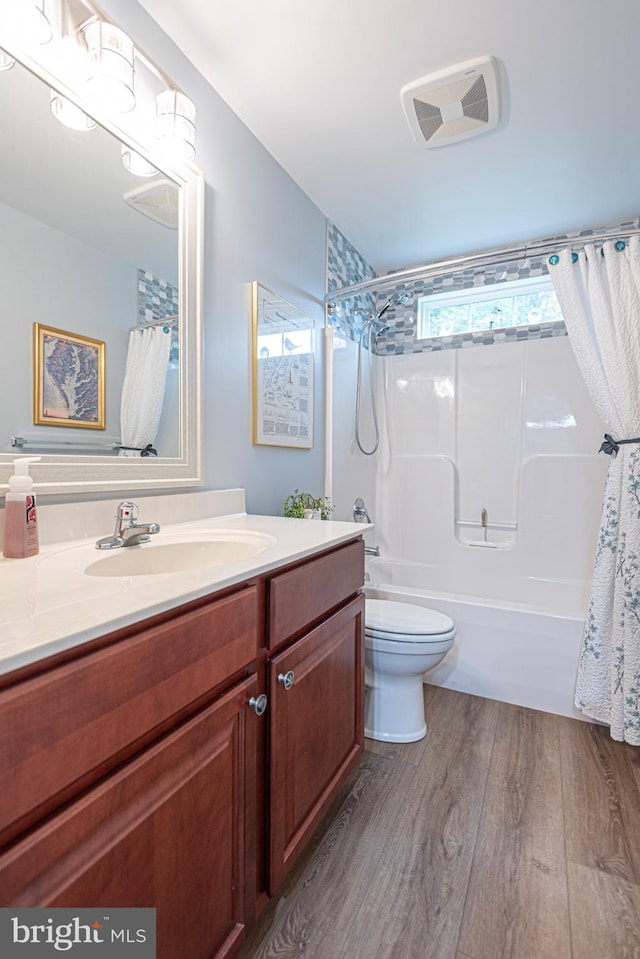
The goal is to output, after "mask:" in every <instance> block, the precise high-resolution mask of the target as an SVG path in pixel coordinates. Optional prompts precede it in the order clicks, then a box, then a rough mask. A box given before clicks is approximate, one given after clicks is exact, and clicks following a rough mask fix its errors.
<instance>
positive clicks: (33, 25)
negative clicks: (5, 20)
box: [17, 0, 55, 44]
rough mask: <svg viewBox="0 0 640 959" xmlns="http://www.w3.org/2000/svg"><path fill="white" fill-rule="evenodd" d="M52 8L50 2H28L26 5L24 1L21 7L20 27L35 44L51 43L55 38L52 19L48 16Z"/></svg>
mask: <svg viewBox="0 0 640 959" xmlns="http://www.w3.org/2000/svg"><path fill="white" fill-rule="evenodd" d="M51 6H52V4H51V3H50V2H48V0H28V2H26V3H25V2H24V0H23V3H22V4H21V5H20V6H19V11H18V13H17V19H18V21H19V24H20V27H21V28H22V30H23V31H24V32H25V33H26V34H27V35H28V36H29V37H30V39H31V40H33V41H34V42H35V43H40V44H44V43H49V41H50V40H51V38H52V36H53V27H52V26H51V19H50V18H49V17H48V16H47V12H48V8H49V7H51ZM45 11H47V12H45ZM54 12H55V11H54Z"/></svg>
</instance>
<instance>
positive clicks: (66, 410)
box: [33, 323, 105, 430]
mask: <svg viewBox="0 0 640 959" xmlns="http://www.w3.org/2000/svg"><path fill="white" fill-rule="evenodd" d="M33 334H34V336H33V422H34V423H35V424H36V425H37V426H73V427H76V428H78V427H79V428H82V429H90V430H103V429H104V428H105V397H104V391H105V346H104V342H103V341H102V340H92V339H90V338H89V337H87V336H80V335H79V334H77V333H68V332H66V331H65V330H56V329H54V328H53V327H50V326H43V325H42V324H41V323H34V324H33Z"/></svg>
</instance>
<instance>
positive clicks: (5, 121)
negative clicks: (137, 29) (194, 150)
mask: <svg viewBox="0 0 640 959" xmlns="http://www.w3.org/2000/svg"><path fill="white" fill-rule="evenodd" d="M9 52H10V53H11V54H12V55H14V56H15V57H16V63H15V66H14V67H13V68H12V69H9V70H3V71H2V72H0V138H1V142H2V149H1V150H0V225H1V227H2V233H3V255H2V258H0V281H1V288H2V291H3V296H2V312H3V323H2V329H3V334H4V337H3V339H4V342H3V349H2V350H1V351H0V364H1V370H2V374H1V376H0V398H1V399H0V484H5V486H6V482H7V480H8V476H9V475H10V473H11V469H10V462H11V460H13V459H14V458H15V457H16V455H19V454H24V453H28V454H29V455H36V456H41V457H42V460H41V462H40V463H37V464H33V467H32V474H33V476H34V479H35V480H36V483H37V489H39V490H40V492H50V493H60V492H75V491H91V490H96V491H98V490H136V489H146V488H149V489H151V488H168V487H178V486H180V487H182V486H195V485H200V484H201V483H202V475H201V438H200V432H201V428H200V423H201V416H200V355H201V349H200V338H201V318H200V310H201V261H202V229H203V223H202V216H203V178H202V175H201V173H200V172H199V171H197V170H196V169H195V168H192V167H184V168H182V167H181V168H180V170H179V171H178V172H176V171H175V170H172V171H168V170H167V169H166V168H163V165H162V163H161V162H160V161H158V160H157V158H156V157H155V156H153V154H150V153H149V152H148V149H145V148H144V147H142V148H141V146H140V144H138V143H136V142H135V141H133V140H132V139H131V138H130V137H129V136H127V135H126V134H124V133H123V132H122V131H121V130H119V129H117V128H116V127H115V126H114V125H113V124H112V123H111V122H110V121H108V120H105V118H104V117H102V118H101V122H100V123H99V124H98V125H97V126H96V127H95V128H94V129H92V130H90V131H88V132H78V131H75V130H72V129H69V128H68V127H66V126H63V125H62V124H61V123H60V122H59V121H58V120H57V119H56V118H55V117H54V116H53V114H52V112H51V109H50V98H51V91H52V89H53V90H54V91H58V92H60V93H62V94H63V95H65V96H67V97H71V99H72V100H74V101H75V102H76V103H77V104H79V105H81V106H82V107H83V108H86V104H85V103H84V102H82V100H81V99H79V98H78V97H77V96H76V95H75V93H74V91H71V90H69V89H68V88H67V87H65V85H64V84H62V83H60V82H59V81H58V80H57V79H56V78H55V77H54V76H52V75H51V73H50V72H49V70H48V69H46V68H44V67H43V66H42V65H38V64H36V63H35V62H34V61H33V60H32V59H31V58H30V57H29V56H28V55H26V54H24V52H21V51H16V50H15V49H13V50H10V51H9ZM87 112H89V113H90V112H91V111H90V110H87ZM127 148H130V149H133V150H134V151H136V152H138V153H142V154H143V155H144V156H146V158H147V160H148V161H149V160H150V161H152V162H153V163H154V165H155V166H156V167H157V169H158V173H157V174H156V175H154V176H150V177H140V176H136V175H134V174H132V173H131V172H129V170H127V169H125V167H124V165H123V163H122V162H121V154H122V151H123V149H127ZM158 319H160V320H162V323H161V329H162V332H163V335H165V336H167V337H168V338H170V340H171V349H170V359H169V363H168V369H167V377H166V385H165V388H164V398H163V402H162V412H161V415H160V424H159V427H158V432H157V438H156V441H155V443H154V448H155V449H156V452H157V456H153V455H149V456H146V457H139V456H135V455H134V456H123V455H122V453H121V452H119V451H118V449H117V447H118V445H122V442H123V441H122V438H121V405H122V403H123V380H124V371H125V363H126V360H127V350H128V344H129V333H130V330H131V329H133V328H137V327H139V326H140V325H142V324H149V323H151V324H152V325H153V324H155V323H156V321H158ZM42 327H44V328H46V329H45V333H46V330H47V329H51V330H54V331H59V333H60V336H59V337H57V338H56V334H55V333H54V334H50V335H49V340H43V339H42V336H43V333H42ZM38 329H40V342H41V343H43V342H44V343H45V344H46V343H47V342H49V341H51V342H53V343H55V345H56V346H60V344H62V346H63V347H64V348H65V349H66V350H67V352H68V351H69V350H80V351H81V355H82V351H84V353H85V354H86V356H87V357H90V355H91V349H92V347H91V344H93V343H94V342H96V341H98V342H99V343H101V344H104V347H100V355H101V356H102V357H103V358H104V368H103V369H102V370H101V376H100V378H99V381H98V384H97V390H98V391H99V392H100V394H101V399H103V407H104V409H103V414H104V415H102V416H101V418H100V419H99V420H98V419H96V420H92V419H91V416H90V415H89V414H86V415H85V414H73V413H72V414H70V416H69V420H68V423H69V425H66V422H65V420H64V418H62V419H61V418H60V415H56V416H55V417H52V418H51V421H50V422H49V421H48V420H47V417H46V416H43V415H42V409H41V408H38V409H36V408H37V407H38V405H39V404H38V387H39V386H40V387H42V383H41V382H39V381H41V380H42V377H43V356H42V355H40V356H38V355H37V354H38V346H37V342H38V337H37V336H36V337H34V330H36V331H37V330H38ZM85 341H86V342H85ZM144 392H145V390H144V389H143V384H141V390H140V391H138V390H136V389H135V388H134V389H133V391H132V390H131V388H129V391H128V395H129V397H130V396H131V395H133V396H134V400H133V401H131V400H129V401H127V402H137V397H138V396H140V395H141V394H143V393H144ZM62 399H63V401H64V403H66V404H67V407H68V406H69V401H68V397H62ZM41 405H42V392H41V393H40V406H41ZM59 405H60V404H59ZM45 406H46V404H45ZM60 407H61V408H62V405H60ZM126 408H127V409H128V408H129V407H126ZM64 415H66V414H62V416H63V417H64Z"/></svg>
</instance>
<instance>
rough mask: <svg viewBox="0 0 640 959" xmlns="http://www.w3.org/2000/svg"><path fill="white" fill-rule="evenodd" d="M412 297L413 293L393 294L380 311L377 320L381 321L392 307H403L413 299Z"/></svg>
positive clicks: (376, 316)
mask: <svg viewBox="0 0 640 959" xmlns="http://www.w3.org/2000/svg"><path fill="white" fill-rule="evenodd" d="M412 295H413V294H412V293H393V294H392V295H391V296H390V297H389V299H388V300H387V302H386V303H385V305H384V306H383V307H382V309H381V310H378V312H377V313H376V315H375V319H376V320H379V319H380V317H381V316H382V315H383V314H384V313H386V312H387V310H388V309H389V307H390V306H401V305H402V304H403V303H406V302H407V300H410V299H411V297H412Z"/></svg>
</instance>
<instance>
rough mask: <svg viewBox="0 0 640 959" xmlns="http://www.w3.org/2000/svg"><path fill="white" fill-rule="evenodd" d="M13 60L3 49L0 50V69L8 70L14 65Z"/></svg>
mask: <svg viewBox="0 0 640 959" xmlns="http://www.w3.org/2000/svg"><path fill="white" fill-rule="evenodd" d="M15 62H16V61H15V60H14V59H13V57H10V56H9V54H8V53H5V52H4V50H0V70H10V69H11V67H13V66H14V65H15Z"/></svg>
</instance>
